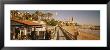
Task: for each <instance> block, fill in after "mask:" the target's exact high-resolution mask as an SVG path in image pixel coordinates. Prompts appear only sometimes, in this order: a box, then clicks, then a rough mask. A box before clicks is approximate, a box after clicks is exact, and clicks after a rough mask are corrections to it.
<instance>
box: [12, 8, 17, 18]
mask: <svg viewBox="0 0 110 50" xmlns="http://www.w3.org/2000/svg"><path fill="white" fill-rule="evenodd" d="M17 16H18V10H11V17H12V18H16V17H17Z"/></svg>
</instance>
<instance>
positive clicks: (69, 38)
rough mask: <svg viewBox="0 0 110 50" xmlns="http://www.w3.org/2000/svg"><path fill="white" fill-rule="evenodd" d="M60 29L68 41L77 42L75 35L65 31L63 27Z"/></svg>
mask: <svg viewBox="0 0 110 50" xmlns="http://www.w3.org/2000/svg"><path fill="white" fill-rule="evenodd" d="M60 29H61V30H62V32H63V34H64V36H65V37H66V39H67V40H75V37H74V35H72V34H71V33H69V32H68V31H66V30H65V29H63V28H61V27H60ZM73 34H74V33H73Z"/></svg>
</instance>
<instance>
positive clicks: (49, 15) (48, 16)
mask: <svg viewBox="0 0 110 50" xmlns="http://www.w3.org/2000/svg"><path fill="white" fill-rule="evenodd" d="M46 15H47V19H49V20H50V17H52V15H53V14H52V13H49V12H48V13H47V14H46Z"/></svg>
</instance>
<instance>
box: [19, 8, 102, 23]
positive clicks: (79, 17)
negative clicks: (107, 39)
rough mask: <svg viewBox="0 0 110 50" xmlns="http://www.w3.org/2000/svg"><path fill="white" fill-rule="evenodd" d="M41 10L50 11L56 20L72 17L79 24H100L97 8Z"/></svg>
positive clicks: (32, 11) (66, 19)
mask: <svg viewBox="0 0 110 50" xmlns="http://www.w3.org/2000/svg"><path fill="white" fill-rule="evenodd" d="M40 11H42V12H51V13H53V17H54V18H55V19H56V20H63V21H68V20H70V19H71V18H72V17H73V18H74V21H75V22H77V23H80V24H93V25H100V11H99V10H40ZM20 12H31V13H34V12H35V10H24V11H23V10H21V11H20Z"/></svg>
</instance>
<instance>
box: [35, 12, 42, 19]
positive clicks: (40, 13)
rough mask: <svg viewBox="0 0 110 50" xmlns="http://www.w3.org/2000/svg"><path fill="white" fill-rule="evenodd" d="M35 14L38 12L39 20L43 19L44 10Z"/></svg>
mask: <svg viewBox="0 0 110 50" xmlns="http://www.w3.org/2000/svg"><path fill="white" fill-rule="evenodd" d="M35 14H36V17H38V20H41V19H42V16H43V12H41V11H36V12H35Z"/></svg>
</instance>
